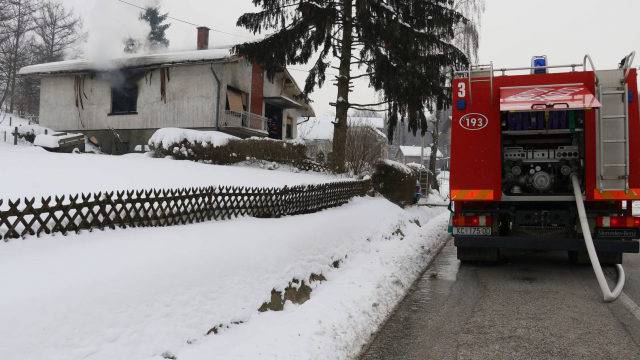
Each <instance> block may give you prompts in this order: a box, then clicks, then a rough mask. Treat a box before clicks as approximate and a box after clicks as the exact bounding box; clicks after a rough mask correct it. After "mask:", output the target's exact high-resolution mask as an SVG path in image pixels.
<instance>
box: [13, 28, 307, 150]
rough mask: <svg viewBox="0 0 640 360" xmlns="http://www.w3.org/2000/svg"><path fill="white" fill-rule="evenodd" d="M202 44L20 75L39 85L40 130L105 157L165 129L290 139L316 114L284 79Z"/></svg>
mask: <svg viewBox="0 0 640 360" xmlns="http://www.w3.org/2000/svg"><path fill="white" fill-rule="evenodd" d="M208 38H209V29H208V28H204V27H201V28H198V46H197V49H198V50H194V51H185V52H173V53H156V54H149V55H133V56H126V57H123V58H120V59H114V60H106V61H100V62H97V61H87V60H71V61H61V62H56V63H49V64H39V65H33V66H28V67H25V68H22V69H21V70H20V74H21V75H23V76H35V77H39V78H40V79H41V88H40V95H41V96H40V124H41V125H43V126H46V127H49V128H52V129H55V130H60V131H77V132H83V133H85V134H86V135H87V136H89V137H91V138H92V139H94V141H96V142H97V143H98V144H99V145H100V146H101V147H102V148H103V150H104V151H107V152H111V153H125V152H128V151H132V150H133V149H134V148H135V147H136V146H137V145H143V144H146V143H147V141H148V139H149V137H150V136H151V135H152V134H153V132H154V131H155V130H156V129H158V128H164V127H181V128H190V129H202V130H216V129H217V130H220V131H224V132H227V133H230V134H233V135H236V136H240V137H250V136H262V137H267V136H268V137H271V138H276V139H295V138H296V136H297V129H296V119H298V118H299V117H300V116H313V115H314V113H313V109H312V108H311V107H310V106H309V104H308V103H305V102H300V101H299V100H296V99H297V96H298V95H300V94H301V91H300V88H299V87H298V85H297V84H296V82H295V80H294V79H293V78H292V77H291V75H290V74H289V72H288V71H287V70H286V69H285V70H284V71H282V72H281V73H278V74H277V75H276V76H275V78H274V79H273V80H272V81H270V80H269V79H268V78H267V77H266V76H265V73H264V71H263V70H262V69H261V67H260V66H258V65H256V64H251V63H250V62H248V61H246V60H245V59H243V58H242V57H239V56H235V55H232V54H231V53H230V52H229V48H224V49H208Z"/></svg>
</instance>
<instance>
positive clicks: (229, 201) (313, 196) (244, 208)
mask: <svg viewBox="0 0 640 360" xmlns="http://www.w3.org/2000/svg"><path fill="white" fill-rule="evenodd" d="M370 188H371V181H370V180H362V181H341V182H332V183H326V184H319V185H302V186H294V187H286V186H285V187H283V188H258V187H238V186H219V187H199V188H182V189H160V190H155V189H154V190H142V191H114V192H99V193H95V194H86V195H85V194H78V195H71V196H62V197H48V198H42V199H41V200H40V202H38V203H36V198H30V199H29V198H24V199H22V200H15V201H12V200H9V201H7V202H6V205H5V204H4V202H3V201H2V200H0V239H4V241H8V240H9V239H15V238H20V237H25V236H29V235H31V236H33V235H37V236H40V234H42V233H45V234H51V233H58V232H59V233H62V234H65V235H66V234H67V233H68V232H76V233H77V232H80V231H81V230H92V229H100V230H104V229H105V228H110V229H115V228H116V227H120V228H126V227H127V226H131V227H138V226H140V227H150V226H171V225H180V224H191V223H196V222H203V221H209V220H224V219H231V218H234V217H239V216H253V217H259V218H272V217H281V216H286V215H298V214H308V213H313V212H316V211H320V210H323V209H327V208H330V207H335V206H340V205H343V204H345V203H347V202H348V201H349V199H351V198H353V197H355V196H364V195H365V194H366V193H367V192H368V191H369V190H370Z"/></svg>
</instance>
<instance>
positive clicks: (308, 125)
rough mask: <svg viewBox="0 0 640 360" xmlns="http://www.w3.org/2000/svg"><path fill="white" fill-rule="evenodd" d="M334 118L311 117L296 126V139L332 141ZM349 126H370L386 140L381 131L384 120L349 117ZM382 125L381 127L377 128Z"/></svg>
mask: <svg viewBox="0 0 640 360" xmlns="http://www.w3.org/2000/svg"><path fill="white" fill-rule="evenodd" d="M334 121H335V117H334V116H333V115H331V116H319V117H312V118H310V119H309V121H305V122H303V123H301V124H300V125H298V138H299V139H302V140H333V122H334ZM347 122H348V124H349V126H371V127H373V128H374V129H375V130H376V133H378V135H380V136H381V137H384V138H386V135H385V134H384V132H383V131H381V129H384V119H382V118H374V117H357V116H350V117H349V118H348V119H347ZM378 125H382V126H378Z"/></svg>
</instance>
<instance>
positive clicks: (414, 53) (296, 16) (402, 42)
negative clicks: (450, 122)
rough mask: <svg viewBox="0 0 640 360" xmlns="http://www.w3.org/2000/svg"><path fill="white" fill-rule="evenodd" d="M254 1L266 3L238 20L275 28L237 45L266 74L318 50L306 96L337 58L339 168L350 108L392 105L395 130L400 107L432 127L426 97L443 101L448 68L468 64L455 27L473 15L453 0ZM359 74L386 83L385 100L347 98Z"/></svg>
mask: <svg viewBox="0 0 640 360" xmlns="http://www.w3.org/2000/svg"><path fill="white" fill-rule="evenodd" d="M253 4H254V5H255V6H257V7H259V8H261V11H258V12H255V13H247V14H244V15H242V16H241V17H240V18H239V19H238V23H237V24H238V26H242V27H245V28H247V29H249V30H251V31H253V32H254V33H261V32H265V31H273V30H275V32H274V33H273V34H272V35H270V36H268V37H267V38H265V39H264V40H261V41H257V42H250V43H244V44H241V45H238V46H236V47H235V48H234V50H235V52H237V53H239V54H241V55H244V56H246V57H247V58H248V59H249V60H251V61H255V62H257V63H259V64H260V65H261V66H262V67H263V68H264V69H265V71H266V72H267V76H268V77H273V76H274V75H275V73H276V72H278V71H281V70H282V69H283V68H284V67H285V66H287V65H295V64H306V63H307V62H309V61H310V60H311V59H312V57H313V56H314V55H317V59H316V60H315V63H314V64H313V67H312V68H311V70H310V73H309V76H308V77H307V80H306V83H305V87H304V94H305V96H306V95H308V94H309V93H311V92H312V91H313V90H314V88H315V87H316V86H322V85H323V83H324V82H325V80H326V71H327V69H328V68H329V67H330V66H331V57H335V58H337V60H338V62H339V66H338V67H337V69H338V76H337V77H336V85H337V87H338V93H337V100H336V102H335V103H334V104H332V105H334V106H335V107H336V121H335V123H334V124H335V128H334V136H333V158H332V159H331V160H332V164H333V167H334V170H336V171H338V172H342V171H344V159H345V143H346V135H347V114H348V111H349V109H356V110H359V109H369V108H371V107H376V106H380V105H387V106H388V109H389V111H390V119H391V122H392V126H391V129H390V130H391V133H392V132H393V128H394V127H395V125H396V123H397V120H398V114H400V115H401V116H402V117H404V116H405V115H406V116H407V117H408V119H409V127H410V128H412V129H413V130H414V131H416V130H417V129H418V128H419V127H420V125H422V127H423V128H425V129H426V117H425V115H424V108H425V105H426V106H427V108H428V109H429V108H431V107H433V106H434V104H437V103H444V98H445V96H446V89H445V86H446V81H444V77H445V76H444V73H445V72H446V70H447V69H449V68H450V67H452V66H460V65H465V64H467V56H466V55H465V53H464V52H463V51H462V50H460V49H459V48H458V47H457V46H455V45H454V43H453V39H454V38H455V31H454V28H455V27H456V26H457V25H458V24H461V23H462V24H465V23H469V20H468V19H467V18H466V17H465V16H464V15H463V14H462V13H460V12H459V11H457V10H455V9H454V0H253ZM354 67H355V68H354ZM358 70H360V73H358ZM362 70H365V72H364V73H362ZM360 77H368V78H369V80H370V84H371V85H372V86H373V87H374V88H375V89H376V90H379V91H381V93H382V101H380V102H379V103H375V104H356V103H352V102H350V101H349V93H350V91H351V84H352V81H353V80H354V79H357V78H360Z"/></svg>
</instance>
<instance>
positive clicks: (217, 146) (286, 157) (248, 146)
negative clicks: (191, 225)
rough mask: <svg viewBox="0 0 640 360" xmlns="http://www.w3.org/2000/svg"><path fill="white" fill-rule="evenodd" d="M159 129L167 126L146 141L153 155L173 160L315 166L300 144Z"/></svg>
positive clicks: (217, 133) (225, 163)
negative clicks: (255, 161) (260, 162)
mask: <svg viewBox="0 0 640 360" xmlns="http://www.w3.org/2000/svg"><path fill="white" fill-rule="evenodd" d="M162 130H167V129H160V130H158V131H157V132H156V133H155V134H154V135H153V137H152V138H151V140H149V146H150V147H151V149H152V150H153V152H154V154H155V156H156V157H166V156H172V157H173V158H174V159H176V160H192V161H198V162H204V163H208V164H217V165H228V164H235V163H238V162H241V161H245V160H246V159H255V160H263V161H268V162H272V163H283V164H291V165H293V166H296V167H301V168H303V169H307V168H310V167H311V168H313V167H314V166H313V165H315V164H312V163H311V162H310V161H309V160H308V159H307V156H306V154H307V147H306V145H304V144H303V143H290V142H286V141H282V140H273V139H269V140H264V139H261V138H250V139H244V140H242V139H239V138H236V137H233V136H231V137H223V136H221V135H220V134H222V133H219V132H217V131H207V132H202V133H205V134H204V135H203V134H197V133H199V132H198V131H196V130H185V132H176V131H162ZM169 130H176V129H169ZM177 130H183V129H177ZM213 133H215V134H213ZM223 135H226V134H223ZM277 166H278V165H277V164H275V165H274V164H272V165H270V166H269V167H270V168H277Z"/></svg>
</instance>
